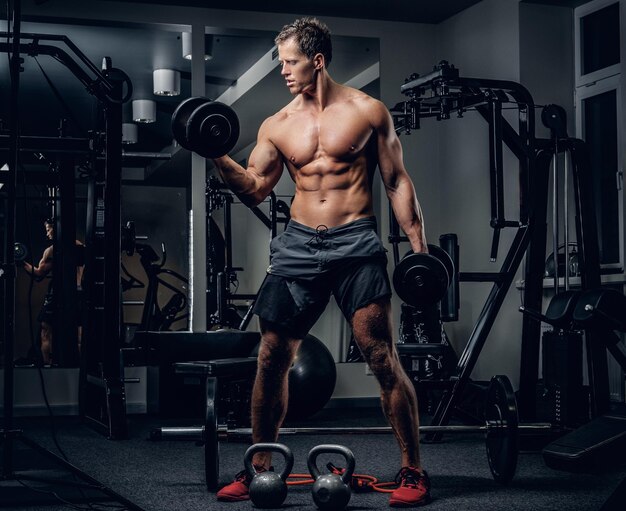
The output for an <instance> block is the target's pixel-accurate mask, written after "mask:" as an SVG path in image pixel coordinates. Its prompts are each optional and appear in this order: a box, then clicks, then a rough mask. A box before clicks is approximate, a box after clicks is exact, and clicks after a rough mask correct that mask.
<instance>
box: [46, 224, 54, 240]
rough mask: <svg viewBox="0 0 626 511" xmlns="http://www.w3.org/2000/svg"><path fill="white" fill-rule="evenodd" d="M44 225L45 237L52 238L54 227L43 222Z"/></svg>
mask: <svg viewBox="0 0 626 511" xmlns="http://www.w3.org/2000/svg"><path fill="white" fill-rule="evenodd" d="M44 227H45V228H46V238H48V239H49V240H51V239H52V238H54V227H53V226H52V225H50V224H44Z"/></svg>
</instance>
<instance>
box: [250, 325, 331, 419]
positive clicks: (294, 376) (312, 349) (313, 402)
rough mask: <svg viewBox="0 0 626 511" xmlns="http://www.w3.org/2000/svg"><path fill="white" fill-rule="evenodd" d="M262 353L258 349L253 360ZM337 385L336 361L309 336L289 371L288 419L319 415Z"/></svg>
mask: <svg viewBox="0 0 626 511" xmlns="http://www.w3.org/2000/svg"><path fill="white" fill-rule="evenodd" d="M258 353H259V350H258V346H257V347H256V348H255V350H254V351H253V352H252V356H257V355H258ZM336 381H337V369H336V367H335V360H334V359H333V356H332V355H331V353H330V351H329V350H328V348H327V347H326V346H325V345H324V343H323V342H322V341H320V340H319V339H318V338H317V337H314V336H312V335H310V334H309V335H307V336H306V337H305V338H304V339H303V340H302V342H301V343H300V347H299V348H298V352H297V353H296V358H295V360H294V362H293V364H292V366H291V369H290V370H289V407H288V409H287V418H288V419H306V418H307V417H310V416H311V415H313V414H315V413H317V412H319V411H320V410H321V409H322V408H324V406H325V405H326V403H328V400H329V399H330V397H331V396H332V394H333V391H334V390H335V383H336Z"/></svg>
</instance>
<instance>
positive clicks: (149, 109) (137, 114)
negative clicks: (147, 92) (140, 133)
mask: <svg viewBox="0 0 626 511" xmlns="http://www.w3.org/2000/svg"><path fill="white" fill-rule="evenodd" d="M133 121H135V122H141V123H149V122H154V121H156V103H155V102H154V101H152V100H151V99H135V100H134V101H133Z"/></svg>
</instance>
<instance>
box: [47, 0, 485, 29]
mask: <svg viewBox="0 0 626 511" xmlns="http://www.w3.org/2000/svg"><path fill="white" fill-rule="evenodd" d="M50 1H53V0H50ZM115 1H123V0H115ZM134 1H135V2H139V3H154V4H166V5H180V6H189V7H208V8H211V9H229V10H240V11H260V12H289V13H293V14H308V15H316V16H337V17H340V18H361V19H373V20H387V21H407V22H413V23H440V22H442V21H444V20H446V19H448V18H449V17H450V16H453V15H455V14H456V13H458V12H461V11H462V10H463V9H467V8H468V7H470V6H471V5H474V4H477V3H479V2H480V1H481V0H440V1H436V0H435V1H433V0H384V1H382V0H315V1H314V2H312V1H310V0H290V1H288V2H286V1H285V0H264V1H262V2H260V1H259V0H230V1H229V2H216V1H211V0H182V1H175V0H174V1H172V0H134Z"/></svg>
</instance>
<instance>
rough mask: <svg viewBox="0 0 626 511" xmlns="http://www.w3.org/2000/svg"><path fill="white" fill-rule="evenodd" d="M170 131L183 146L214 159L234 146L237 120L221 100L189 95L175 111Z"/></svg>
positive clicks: (234, 114) (235, 115)
mask: <svg viewBox="0 0 626 511" xmlns="http://www.w3.org/2000/svg"><path fill="white" fill-rule="evenodd" d="M172 134H173V135H174V138H175V139H176V141H177V142H178V143H179V144H180V145H181V146H182V147H184V148H185V149H188V150H190V151H193V152H195V153H197V154H199V155H200V156H202V157H204V158H217V157H219V156H224V155H225V154H226V153H228V152H229V151H230V150H231V149H232V148H233V147H235V144H236V143H237V139H238V138H239V119H238V118H237V114H236V113H235V111H234V110H233V109H232V108H231V107H229V106H228V105H225V104H224V103H220V102H218V101H211V100H210V99H208V98H203V97H191V98H187V99H185V100H184V101H183V102H182V103H181V104H180V105H178V107H177V108H176V110H174V114H173V115H172Z"/></svg>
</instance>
